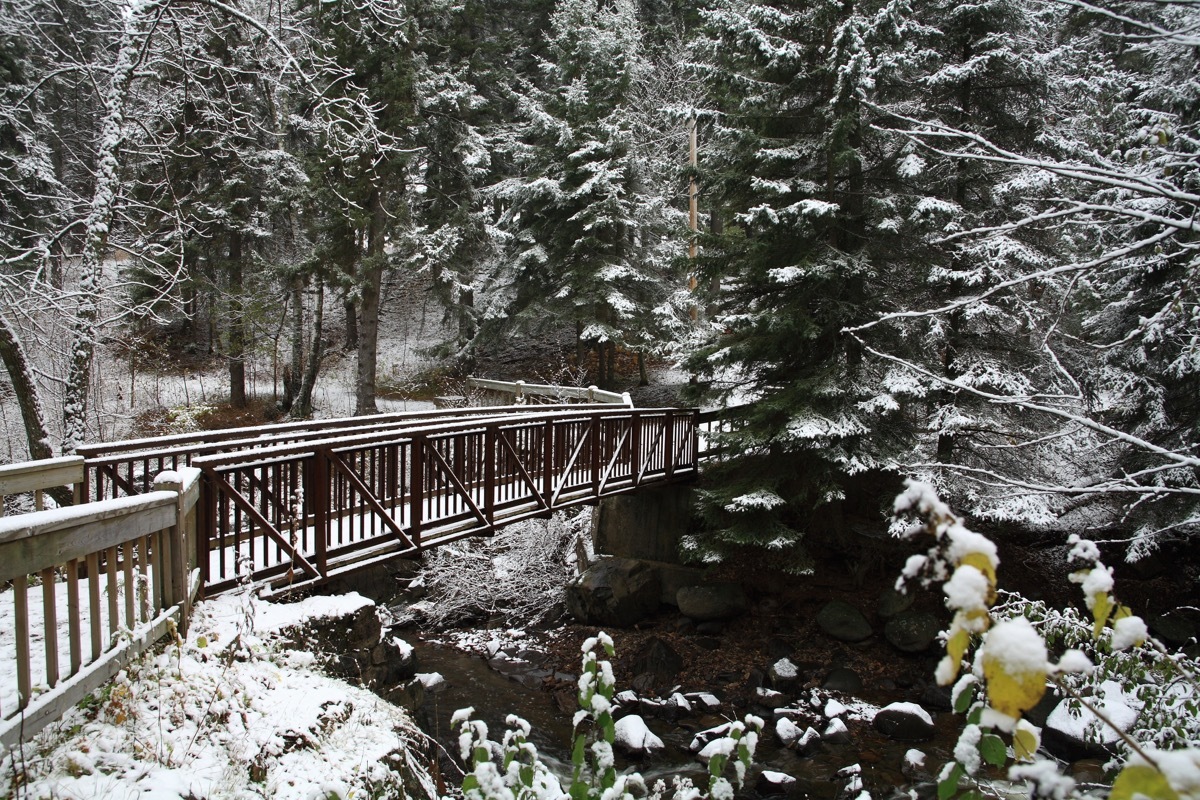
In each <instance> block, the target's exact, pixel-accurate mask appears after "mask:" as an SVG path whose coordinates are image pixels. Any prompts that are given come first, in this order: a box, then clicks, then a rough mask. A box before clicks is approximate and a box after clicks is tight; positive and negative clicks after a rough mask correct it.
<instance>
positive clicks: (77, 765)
mask: <svg viewBox="0 0 1200 800" xmlns="http://www.w3.org/2000/svg"><path fill="white" fill-rule="evenodd" d="M364 604H370V601H369V600H365V599H364V598H362V597H360V596H358V595H355V594H351V595H345V596H341V597H314V598H311V599H310V600H307V601H304V602H300V603H295V604H290V605H284V604H271V603H267V602H265V601H261V600H258V599H256V598H254V597H252V596H249V595H246V594H242V593H238V594H228V595H223V596H221V597H218V598H216V599H214V600H210V601H206V602H203V603H200V604H198V605H197V607H196V611H195V615H194V616H193V620H192V626H191V631H190V632H189V634H188V637H187V640H186V641H179V642H177V643H174V644H172V643H167V644H166V645H165V646H163V647H161V648H160V649H159V650H158V651H157V652H155V653H152V654H150V655H147V656H146V657H144V658H143V659H142V660H140V661H138V662H135V664H134V665H133V666H131V667H130V668H129V669H128V670H127V671H126V672H123V673H121V675H120V676H119V677H118V679H117V680H116V681H115V682H114V683H113V684H111V685H110V686H108V687H106V688H105V689H103V690H101V691H99V692H97V693H96V695H95V697H94V699H93V700H91V701H85V702H84V703H83V704H81V705H80V707H78V708H76V709H73V710H72V711H70V712H68V714H67V715H66V716H65V717H64V718H63V719H62V720H61V721H60V722H59V723H56V724H54V725H52V726H50V727H49V728H47V729H46V730H45V731H43V732H42V733H41V734H39V735H38V736H37V737H35V738H34V740H33V741H32V742H30V743H28V744H26V745H25V746H24V747H23V748H22V749H21V750H20V751H18V752H13V753H9V754H8V755H7V756H5V757H4V758H3V760H2V761H0V787H12V786H16V785H19V784H23V788H22V789H21V794H22V796H24V797H30V798H39V797H47V798H48V797H55V798H96V797H120V798H145V799H146V800H176V798H196V797H206V798H217V797H227V798H252V797H271V798H297V799H298V800H309V799H310V798H328V797H339V798H349V797H355V796H358V797H363V796H366V797H378V796H407V797H414V795H424V796H426V797H436V796H437V791H436V787H435V786H434V785H433V782H432V780H431V779H430V778H429V777H428V776H427V775H426V774H425V773H424V771H423V770H422V769H421V767H420V766H419V765H420V764H421V763H423V761H424V759H423V757H421V756H417V755H415V754H417V753H422V754H423V753H424V752H425V751H426V748H427V745H426V739H425V736H424V734H422V733H421V732H420V730H419V729H418V728H417V726H416V725H415V724H414V723H413V722H412V721H411V720H410V719H409V718H408V716H407V715H406V714H405V713H404V711H402V710H401V709H399V708H397V707H396V706H393V705H391V704H389V703H386V702H384V701H383V700H381V699H380V698H378V697H376V696H375V695H374V694H372V693H370V692H368V691H367V690H365V689H362V688H359V687H356V686H352V685H349V684H347V683H345V682H343V681H339V680H334V679H332V678H329V677H326V676H324V675H322V674H321V673H320V671H319V670H318V669H317V668H316V666H315V662H316V655H315V654H313V653H311V652H307V651H301V650H295V649H287V648H285V647H284V646H283V645H282V644H281V639H280V637H279V636H278V635H277V634H278V632H279V631H280V630H282V629H285V628H288V627H293V626H298V625H301V624H303V623H304V622H305V621H306V620H310V619H312V618H314V617H325V616H333V615H341V614H346V613H352V612H354V611H355V610H358V609H360V608H361V607H362V606H363V605H364ZM3 791H4V790H3V789H0V793H3Z"/></svg>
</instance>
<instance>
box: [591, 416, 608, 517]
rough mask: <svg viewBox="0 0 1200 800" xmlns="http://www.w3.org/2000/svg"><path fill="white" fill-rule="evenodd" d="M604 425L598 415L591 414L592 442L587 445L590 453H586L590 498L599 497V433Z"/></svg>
mask: <svg viewBox="0 0 1200 800" xmlns="http://www.w3.org/2000/svg"><path fill="white" fill-rule="evenodd" d="M603 425H604V422H603V420H602V419H601V418H600V415H599V414H592V429H591V436H592V440H591V442H590V443H589V444H590V446H591V451H590V452H589V453H588V455H589V458H588V461H589V463H590V465H591V470H592V496H593V497H599V496H600V431H601V430H602V428H603Z"/></svg>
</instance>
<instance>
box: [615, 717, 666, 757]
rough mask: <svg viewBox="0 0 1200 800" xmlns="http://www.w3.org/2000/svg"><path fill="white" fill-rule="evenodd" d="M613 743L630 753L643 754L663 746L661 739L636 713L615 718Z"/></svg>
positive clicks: (660, 748)
mask: <svg viewBox="0 0 1200 800" xmlns="http://www.w3.org/2000/svg"><path fill="white" fill-rule="evenodd" d="M614 734H615V735H614V739H613V744H614V745H616V746H617V747H618V748H620V749H621V750H624V751H625V752H626V753H630V754H631V755H645V754H647V753H653V752H655V751H656V750H662V749H663V747H664V746H665V745H664V744H663V740H662V739H660V738H658V737H657V736H655V735H654V733H653V732H652V731H651V730H650V728H649V727H647V725H646V721H645V720H644V719H642V718H641V717H640V716H638V715H637V714H630V715H629V716H627V717H622V718H621V719H619V720H617V722H616V724H615V725H614Z"/></svg>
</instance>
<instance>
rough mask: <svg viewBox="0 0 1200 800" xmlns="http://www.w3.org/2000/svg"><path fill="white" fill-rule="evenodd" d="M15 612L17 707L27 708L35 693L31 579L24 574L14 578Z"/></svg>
mask: <svg viewBox="0 0 1200 800" xmlns="http://www.w3.org/2000/svg"><path fill="white" fill-rule="evenodd" d="M12 584H13V613H14V614H15V615H16V624H17V629H16V634H17V693H18V695H19V696H18V698H17V707H18V708H26V707H27V706H28V705H29V698H30V696H31V695H32V694H33V681H32V680H31V677H30V674H29V671H30V666H29V581H28V580H27V579H26V577H25V576H24V575H18V576H17V577H15V578H13V582H12Z"/></svg>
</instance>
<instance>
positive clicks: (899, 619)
mask: <svg viewBox="0 0 1200 800" xmlns="http://www.w3.org/2000/svg"><path fill="white" fill-rule="evenodd" d="M941 630H942V624H941V622H939V621H938V618H937V617H935V616H934V615H933V614H930V613H928V612H925V611H905V612H902V613H900V614H897V615H896V616H894V617H892V618H891V619H889V620H888V621H887V624H886V625H884V626H883V638H885V639H887V640H888V644H890V645H891V646H892V647H895V648H896V649H897V650H902V651H903V652H905V653H924V652H925V651H926V650H928V649H929V648H930V647H932V646H933V643H934V642H936V641H937V637H938V634H939V633H941Z"/></svg>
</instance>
